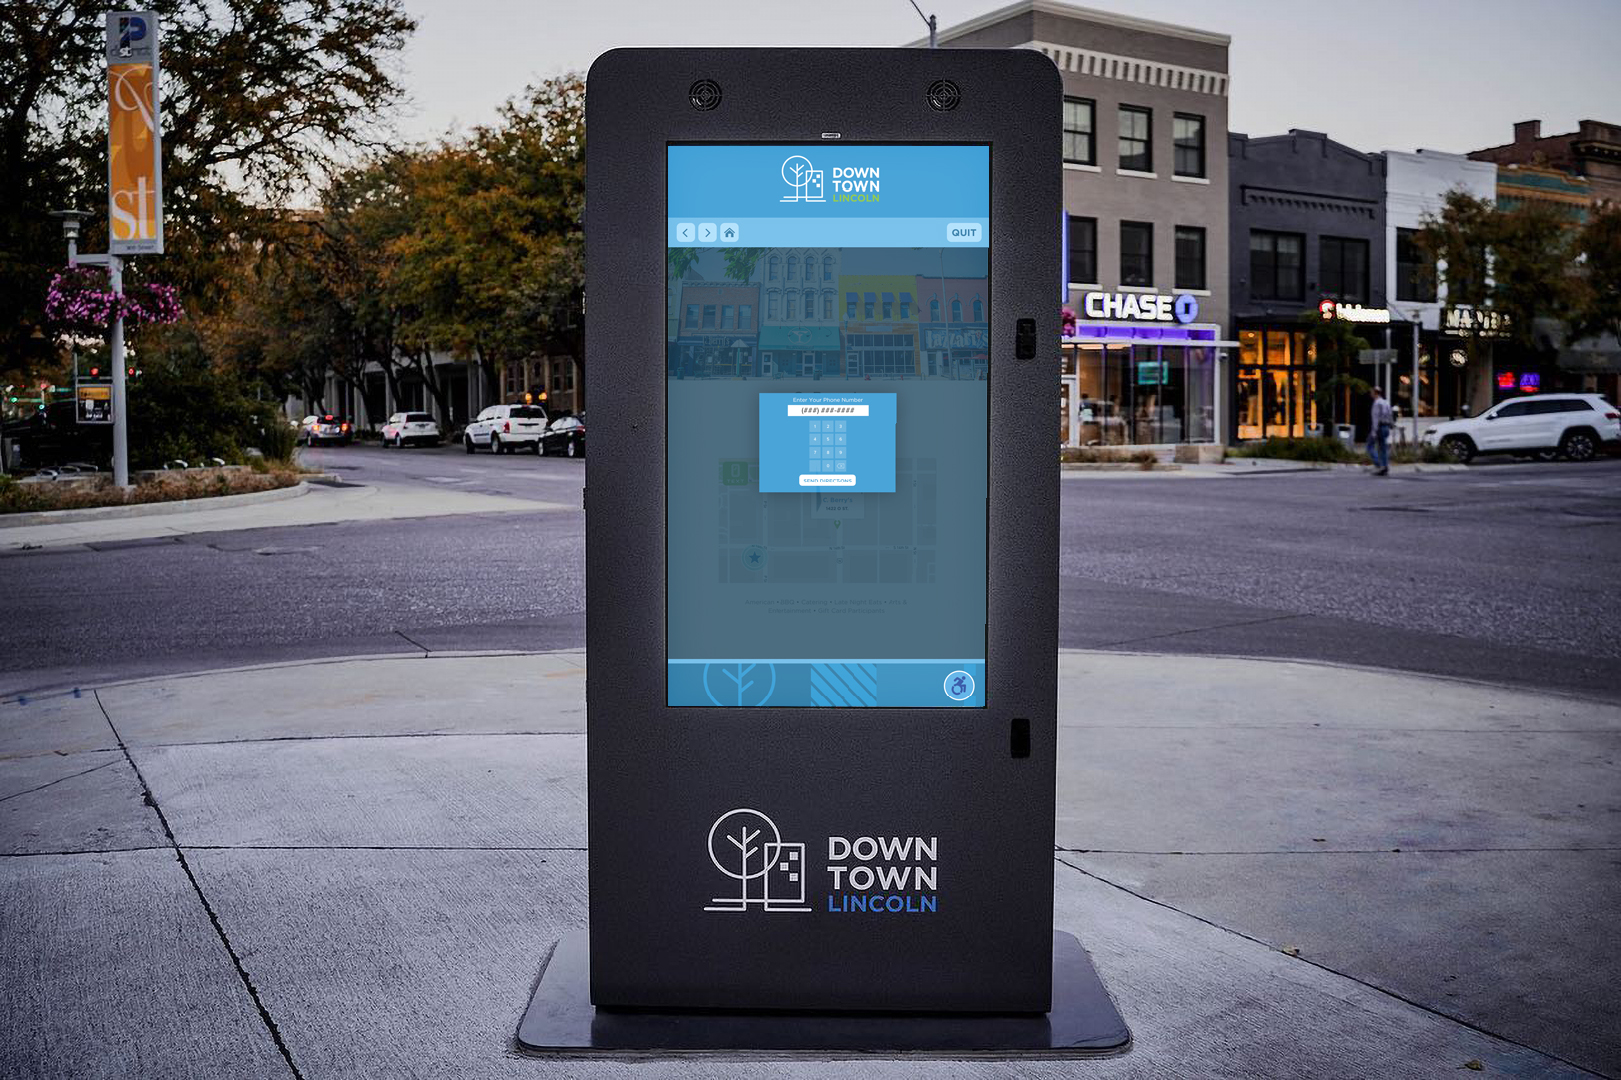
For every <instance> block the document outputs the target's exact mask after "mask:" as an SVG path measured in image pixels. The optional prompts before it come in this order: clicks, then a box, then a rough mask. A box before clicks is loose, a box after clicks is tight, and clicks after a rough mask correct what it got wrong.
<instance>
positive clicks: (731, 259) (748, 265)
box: [722, 248, 766, 281]
mask: <svg viewBox="0 0 1621 1080" xmlns="http://www.w3.org/2000/svg"><path fill="white" fill-rule="evenodd" d="M765 253H766V249H765V248H727V249H726V254H725V255H724V256H723V257H722V258H723V261H724V262H725V264H726V279H727V280H728V281H748V280H749V279H750V278H752V277H753V276H754V268H755V267H757V266H759V265H760V258H761V256H763V255H764V254H765Z"/></svg>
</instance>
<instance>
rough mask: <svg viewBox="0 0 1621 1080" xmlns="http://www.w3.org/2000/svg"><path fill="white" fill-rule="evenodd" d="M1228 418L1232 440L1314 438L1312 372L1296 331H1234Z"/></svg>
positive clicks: (1305, 346) (1304, 342) (1302, 339)
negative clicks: (1234, 367) (1230, 413)
mask: <svg viewBox="0 0 1621 1080" xmlns="http://www.w3.org/2000/svg"><path fill="white" fill-rule="evenodd" d="M1236 382H1237V385H1236V386H1235V387H1234V393H1233V415H1234V417H1235V419H1236V421H1237V428H1238V438H1239V439H1240V440H1244V439H1264V438H1267V437H1268V436H1271V435H1277V436H1280V437H1283V438H1296V439H1298V438H1301V437H1303V436H1305V435H1308V434H1313V435H1315V434H1317V432H1318V430H1319V429H1318V418H1317V400H1316V397H1315V396H1314V394H1315V392H1316V389H1317V373H1316V370H1315V369H1314V368H1313V367H1312V357H1311V354H1310V344H1309V342H1308V341H1307V339H1306V335H1305V333H1304V332H1302V331H1299V330H1240V331H1239V332H1238V369H1237V380H1236Z"/></svg>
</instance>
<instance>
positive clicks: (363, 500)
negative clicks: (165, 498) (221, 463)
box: [0, 483, 569, 551]
mask: <svg viewBox="0 0 1621 1080" xmlns="http://www.w3.org/2000/svg"><path fill="white" fill-rule="evenodd" d="M286 490H292V489H286ZM236 498H240V499H244V500H246V501H244V502H236V501H234V499H236ZM158 505H162V504H158ZM564 509H569V508H568V507H565V506H563V505H562V504H560V503H552V502H542V501H540V500H538V499H519V498H513V497H510V496H504V495H485V494H480V493H477V492H471V491H457V490H455V489H453V488H442V489H441V488H427V487H417V486H414V485H408V484H391V483H380V484H379V483H371V484H366V485H364V486H362V485H358V484H344V485H342V486H336V487H329V486H322V485H311V486H310V487H309V488H308V489H307V493H306V494H303V495H300V496H299V497H296V498H292V497H281V498H277V499H270V500H265V499H257V498H254V496H251V495H248V496H235V497H233V499H224V500H219V501H218V502H217V503H216V504H215V505H212V506H207V507H203V508H199V509H185V510H181V511H179V512H177V513H161V514H152V515H140V514H133V515H127V516H121V517H109V518H97V519H94V520H86V519H84V518H82V517H64V518H62V519H59V520H55V521H52V522H49V523H47V524H37V525H16V526H11V527H7V528H0V551H14V550H31V549H33V548H42V547H63V546H67V545H72V544H94V543H104V542H109V541H116V540H143V539H146V538H148V537H153V536H182V535H186V534H189V533H204V532H229V531H232V530H235V529H271V528H277V527H280V526H286V525H325V524H330V523H332V522H337V521H383V520H388V519H392V518H412V517H441V516H444V515H448V514H490V513H508V512H516V511H528V512H531V513H532V512H534V511H537V510H564Z"/></svg>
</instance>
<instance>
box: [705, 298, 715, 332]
mask: <svg viewBox="0 0 1621 1080" xmlns="http://www.w3.org/2000/svg"><path fill="white" fill-rule="evenodd" d="M704 329H705V330H713V329H715V305H714V304H705V305H704Z"/></svg>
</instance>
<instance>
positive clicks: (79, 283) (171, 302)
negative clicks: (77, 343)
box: [45, 266, 182, 332]
mask: <svg viewBox="0 0 1621 1080" xmlns="http://www.w3.org/2000/svg"><path fill="white" fill-rule="evenodd" d="M120 314H122V315H123V316H124V322H125V324H126V325H133V326H141V325H144V324H147V323H173V322H179V321H180V316H181V314H182V311H181V308H180V293H179V290H177V289H176V288H175V287H174V286H173V285H155V284H126V285H125V286H124V296H123V302H122V303H120V302H119V297H118V296H116V295H115V294H114V293H113V289H112V281H111V280H110V278H109V277H108V274H107V271H106V270H104V269H102V268H101V267H99V266H72V267H69V268H68V269H66V270H62V271H60V272H58V273H57V275H56V276H55V277H54V278H52V279H51V287H50V290H49V291H48V292H47V293H46V294H45V316H46V318H48V319H50V320H51V322H53V323H56V324H58V325H60V326H62V327H63V328H65V329H70V330H85V331H92V332H94V331H100V330H105V329H106V328H107V327H109V326H111V325H112V324H113V323H114V321H116V320H117V318H118V316H119V315H120Z"/></svg>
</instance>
